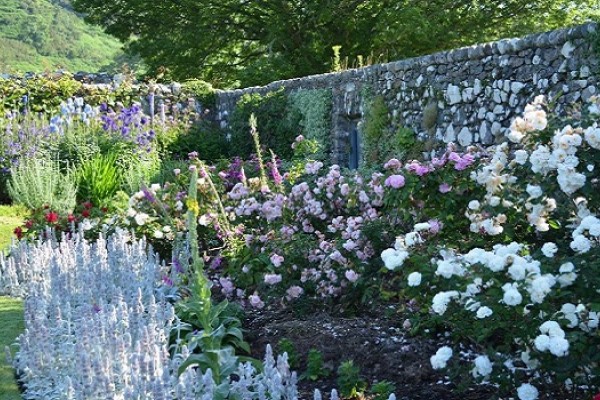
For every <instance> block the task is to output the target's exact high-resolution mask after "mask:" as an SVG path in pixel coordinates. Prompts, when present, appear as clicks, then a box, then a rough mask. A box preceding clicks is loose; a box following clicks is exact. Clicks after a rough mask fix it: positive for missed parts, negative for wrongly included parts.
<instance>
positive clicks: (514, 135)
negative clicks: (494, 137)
mask: <svg viewBox="0 0 600 400" xmlns="http://www.w3.org/2000/svg"><path fill="white" fill-rule="evenodd" d="M507 137H508V140H510V141H511V142H513V143H520V142H521V140H523V138H524V137H525V134H524V133H523V132H521V131H519V130H517V129H511V130H510V132H509V133H508V135H507Z"/></svg>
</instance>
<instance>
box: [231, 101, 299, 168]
mask: <svg viewBox="0 0 600 400" xmlns="http://www.w3.org/2000/svg"><path fill="white" fill-rule="evenodd" d="M251 114H254V115H255V116H256V120H257V127H258V134H259V137H260V143H261V144H262V145H263V146H264V147H266V148H268V149H271V150H273V151H274V152H275V154H277V155H278V156H279V157H281V158H283V159H289V158H290V157H291V156H292V147H291V146H292V143H293V141H294V138H295V137H296V136H298V135H299V134H300V131H301V129H300V121H301V118H302V116H301V114H300V113H299V112H298V111H297V110H295V109H294V108H293V107H291V105H290V104H289V101H288V97H287V96H286V94H285V92H284V90H283V89H280V90H277V91H274V92H269V93H267V94H265V95H261V94H259V93H252V94H249V93H247V94H245V95H243V96H242V97H240V99H239V100H238V102H237V104H236V106H235V109H234V111H233V112H232V114H231V120H230V124H229V133H230V135H231V153H232V154H231V155H232V156H240V157H242V158H248V157H249V156H250V154H251V153H252V152H253V151H254V144H253V142H252V137H251V136H250V123H249V120H250V115H251Z"/></svg>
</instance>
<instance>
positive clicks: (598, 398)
mask: <svg viewBox="0 0 600 400" xmlns="http://www.w3.org/2000/svg"><path fill="white" fill-rule="evenodd" d="M592 400H600V393H598V394H597V395H595V396H594V398H593V399H592Z"/></svg>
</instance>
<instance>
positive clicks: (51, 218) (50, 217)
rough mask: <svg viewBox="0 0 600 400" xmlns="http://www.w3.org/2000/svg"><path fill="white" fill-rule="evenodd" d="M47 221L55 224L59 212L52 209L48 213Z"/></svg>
mask: <svg viewBox="0 0 600 400" xmlns="http://www.w3.org/2000/svg"><path fill="white" fill-rule="evenodd" d="M46 222H48V223H49V224H54V223H56V222H58V214H57V213H55V212H54V211H50V212H49V213H48V214H46Z"/></svg>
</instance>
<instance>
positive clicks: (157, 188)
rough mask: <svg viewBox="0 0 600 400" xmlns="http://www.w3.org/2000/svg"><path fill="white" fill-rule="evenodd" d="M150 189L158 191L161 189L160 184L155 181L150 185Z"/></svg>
mask: <svg viewBox="0 0 600 400" xmlns="http://www.w3.org/2000/svg"><path fill="white" fill-rule="evenodd" d="M150 190H152V191H153V192H158V191H159V190H160V184H158V183H153V184H152V185H150Z"/></svg>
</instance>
